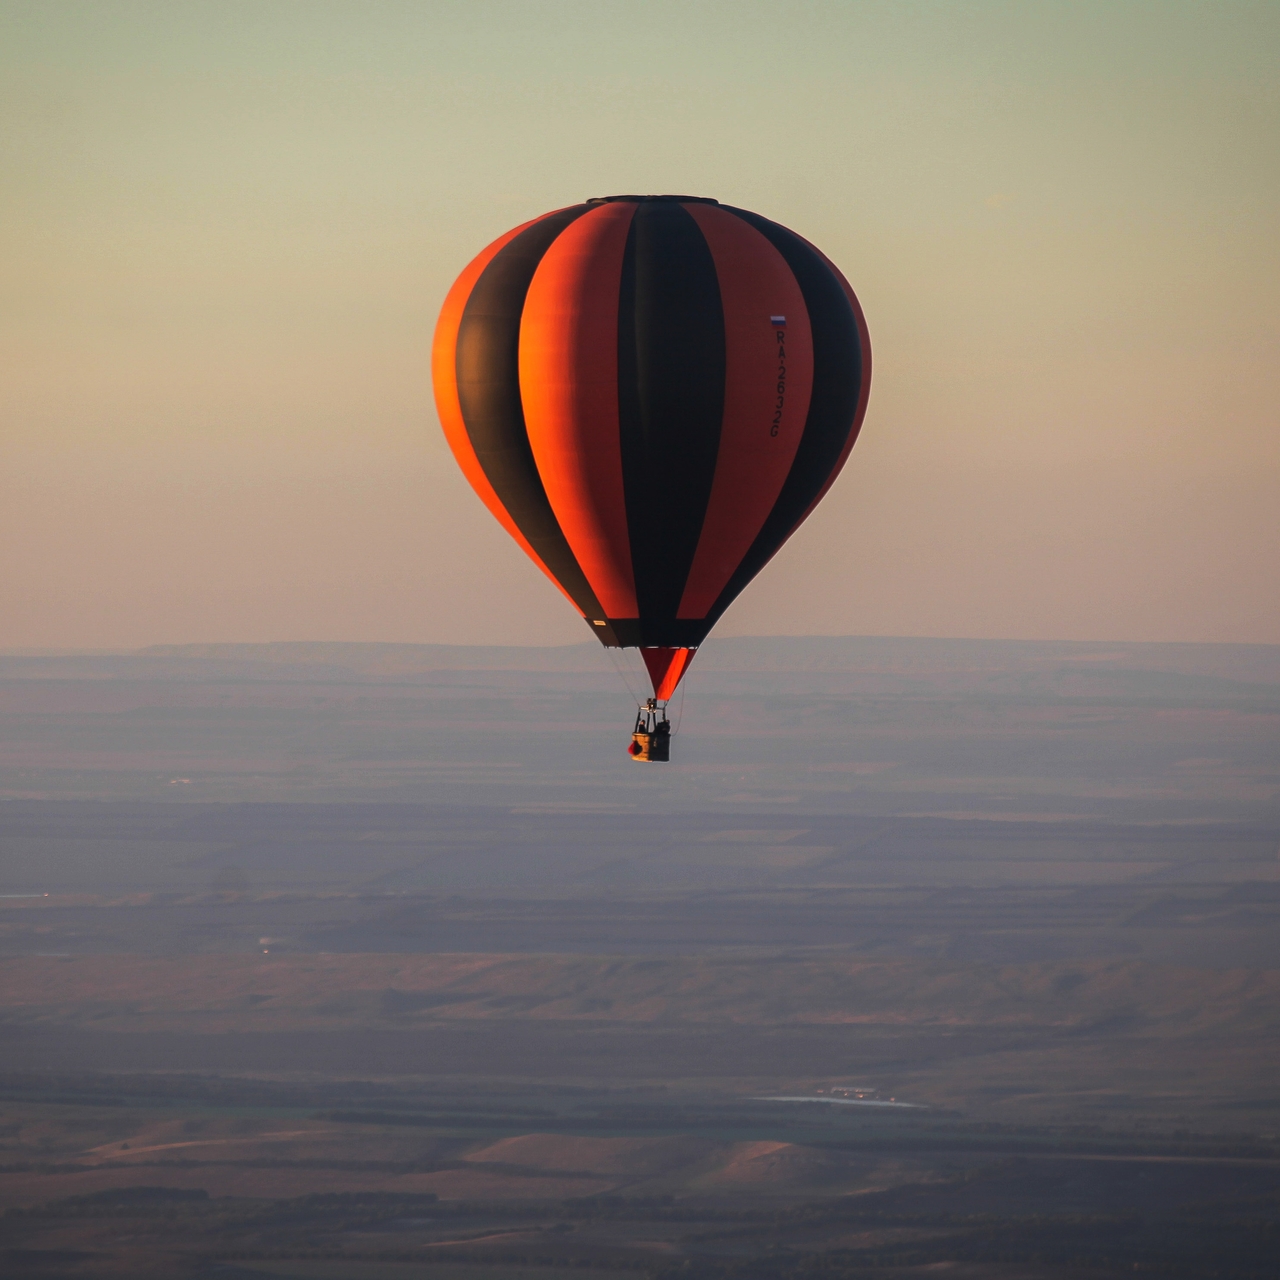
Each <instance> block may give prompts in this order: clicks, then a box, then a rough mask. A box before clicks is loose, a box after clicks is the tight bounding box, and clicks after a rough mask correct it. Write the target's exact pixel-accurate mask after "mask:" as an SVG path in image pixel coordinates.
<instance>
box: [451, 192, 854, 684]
mask: <svg viewBox="0 0 1280 1280" xmlns="http://www.w3.org/2000/svg"><path fill="white" fill-rule="evenodd" d="M432 372H433V379H434V383H435V393H436V402H437V405H438V408H439V411H440V420H441V423H442V424H443V427H444V431H445V434H446V436H447V437H448V440H449V444H450V446H451V447H452V449H453V452H454V455H455V457H456V458H457V460H458V463H459V465H460V466H461V468H462V470H463V472H464V473H465V474H466V476H467V479H468V480H469V481H470V482H471V484H472V486H473V487H474V488H475V490H476V492H477V493H478V494H479V496H480V497H481V499H482V500H483V501H484V502H485V504H486V505H487V506H488V507H489V509H490V511H491V512H492V513H493V514H494V516H495V517H496V518H497V519H498V520H499V521H500V522H501V523H502V524H503V526H504V527H505V528H506V529H507V531H508V533H510V534H511V536H512V537H513V538H514V539H515V540H516V541H517V542H518V543H519V545H520V546H521V547H522V548H523V549H524V551H525V552H526V553H527V554H528V555H529V556H530V557H531V558H532V559H533V561H534V562H535V563H536V564H537V565H538V567H539V568H541V569H542V570H543V572H544V573H546V575H547V576H548V577H549V578H550V579H551V580H552V581H553V582H554V583H555V584H556V586H557V587H559V589H560V590H561V591H562V592H563V593H564V594H565V596H567V597H568V599H569V600H570V601H571V602H572V603H573V605H574V607H575V608H576V609H577V610H578V611H579V613H581V614H582V616H583V618H584V619H585V620H586V623H587V625H588V626H589V627H590V629H591V631H592V633H593V634H594V635H596V636H597V637H598V638H599V639H600V640H601V642H602V643H603V644H605V645H609V646H638V647H640V648H642V649H644V650H662V651H665V652H666V653H673V652H675V651H684V650H693V649H696V648H697V647H698V646H699V645H700V644H701V643H702V642H703V640H704V639H705V638H706V636H707V634H708V632H709V631H710V630H711V628H712V627H713V626H714V625H715V623H716V621H717V620H718V619H719V618H720V616H721V615H722V614H723V613H724V611H725V610H726V609H727V608H728V607H729V605H730V604H731V603H732V601H733V600H734V599H735V598H736V597H737V596H738V594H739V593H740V592H741V591H742V590H743V588H744V587H746V585H747V584H748V583H749V582H750V581H751V579H752V578H754V577H755V575H756V574H757V573H758V572H759V571H760V570H761V569H762V568H763V567H764V565H765V564H766V563H767V562H768V561H769V559H770V558H771V557H772V556H773V555H774V554H775V553H776V552H777V550H778V548H779V547H781V546H782V544H783V543H784V542H786V540H787V539H788V538H789V537H790V536H791V534H792V533H793V532H795V530H796V529H797V528H798V527H799V525H800V524H801V522H802V521H803V520H804V519H805V517H806V516H807V515H808V514H809V512H810V511H811V510H812V509H813V507H814V506H815V505H816V504H817V502H818V501H819V500H820V499H821V498H822V496H823V494H825V492H826V491H827V489H828V488H829V487H830V486H831V484H832V482H833V481H834V480H835V478H836V476H837V475H838V474H839V472H840V469H841V468H842V467H843V466H844V463H845V460H846V459H847V457H848V455H849V451H850V449H851V448H852V447H853V443H854V440H855V439H856V438H857V434H858V430H859V427H860V425H861V422H862V418H863V414H864V413H865V410H866V404H867V395H868V390H869V387H870V380H871V347H870V342H869V339H868V336H867V328H866V323H865V321H864V319H863V316H862V311H861V309H860V308H859V305H858V301H857V299H856V297H855V296H854V294H853V291H852V289H850V287H849V285H848V283H847V282H846V281H845V279H844V277H843V276H842V275H841V274H840V272H839V271H838V270H837V269H836V268H835V267H834V266H833V265H832V264H831V262H829V261H828V260H827V259H826V258H825V257H824V256H823V255H822V254H821V253H820V252H819V251H818V250H817V249H815V248H814V247H813V246H812V245H811V244H809V242H808V241H807V240H804V239H803V238H802V237H800V236H798V235H796V234H795V233H794V232H792V231H789V230H787V228H785V227H783V226H780V225H779V224H778V223H776V222H771V221H770V220H769V219H767V218H763V217H761V216H760V215H759V214H755V213H750V212H748V211H746V210H744V209H738V208H734V207H732V206H730V205H723V204H720V203H718V202H717V201H715V200H712V199H709V198H707V197H701V196H679V195H622V196H602V197H598V198H594V199H592V200H588V201H586V202H584V203H583V204H579V205H573V206H570V207H568V208H565V209H559V210H556V211H554V212H552V213H548V214H545V215H543V216H542V217H540V218H535V219H533V221H531V222H527V223H525V224H524V225H522V226H519V227H516V228H515V229H514V230H512V231H509V232H507V233H506V234H505V235H503V236H500V237H499V238H498V239H497V240H495V241H494V242H493V243H492V244H491V245H489V247H488V248H487V249H485V250H484V251H483V252H481V253H480V255H479V256H478V257H476V258H475V259H474V261H472V262H471V263H470V264H469V265H468V266H467V267H466V269H465V270H464V271H463V272H462V274H461V275H460V276H459V277H458V280H457V282H456V283H455V284H454V286H453V288H452V290H451V291H450V293H449V295H448V297H447V299H446V300H445V304H444V307H443V309H442V311H441V314H440V320H439V323H438V325H437V328H436V336H435V345H434V351H433V356H432ZM652 656H653V657H654V659H655V661H653V662H650V663H649V665H650V668H651V670H652V671H653V672H654V673H655V692H656V687H657V683H658V682H661V683H662V684H663V687H664V690H665V689H667V687H668V686H671V678H675V679H676V680H677V681H678V673H679V672H681V671H683V669H684V668H687V666H688V659H687V658H686V659H681V660H680V662H679V663H675V661H674V660H672V661H670V662H668V661H667V660H666V657H665V654H664V656H663V658H662V660H661V661H658V660H657V658H658V655H657V654H654V655H652ZM659 671H660V672H661V675H660V677H659V675H658V674H657V673H658V672H659ZM673 673H675V674H674V675H673ZM671 687H673V686H671ZM668 696H669V694H668Z"/></svg>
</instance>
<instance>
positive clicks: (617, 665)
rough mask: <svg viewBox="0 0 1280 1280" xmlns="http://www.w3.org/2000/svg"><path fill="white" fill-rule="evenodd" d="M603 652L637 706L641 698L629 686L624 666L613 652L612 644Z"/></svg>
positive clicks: (629, 682)
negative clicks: (607, 656)
mask: <svg viewBox="0 0 1280 1280" xmlns="http://www.w3.org/2000/svg"><path fill="white" fill-rule="evenodd" d="M605 652H606V653H607V654H608V655H609V661H610V662H612V663H613V669H614V670H615V671H616V672H617V673H618V675H620V676H621V677H622V683H623V684H625V685H626V686H627V692H628V693H629V694H630V695H631V700H632V701H633V702H634V703H635V704H636V706H637V707H638V706H639V705H640V701H641V700H640V699H639V698H637V697H636V691H635V690H634V689H633V688H632V687H631V681H630V680H628V679H627V669H626V667H624V666H623V665H621V663H620V662H619V660H618V655H617V654H616V653H615V652H614V650H613V647H612V646H609V647H607V648H606V649H605Z"/></svg>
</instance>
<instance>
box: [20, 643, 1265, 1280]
mask: <svg viewBox="0 0 1280 1280" xmlns="http://www.w3.org/2000/svg"><path fill="white" fill-rule="evenodd" d="M628 678H630V679H631V681H632V683H633V684H636V683H637V681H636V678H635V675H634V674H632V673H628ZM689 684H690V688H689V690H688V694H687V698H686V702H685V706H684V708H683V713H682V717H681V722H680V728H679V733H678V734H677V737H676V739H675V743H674V749H673V763H672V764H671V765H669V766H662V765H653V766H650V765H637V764H633V763H632V762H630V761H629V760H628V759H627V757H626V755H625V750H624V748H625V745H626V741H627V732H628V717H629V715H630V707H631V706H632V703H631V700H630V697H629V694H628V692H627V688H626V684H625V680H624V679H623V678H620V676H619V674H618V673H617V672H615V671H614V670H613V668H612V667H611V666H610V665H609V662H608V659H607V657H606V656H605V655H604V654H603V652H602V651H601V650H600V649H598V648H596V647H595V646H593V645H590V644H585V645H581V646H568V647H564V648H558V649H541V650H539V649H523V650H522V649H482V648H481V649H468V648H462V647H459V648H450V647H446V646H400V645H338V644H323V645H322V644H316V645H304V644H299V645H271V646H250V645H239V646H203V647H197V646H185V647H171V648H163V649H152V650H145V651H142V652H140V653H135V654H118V655H56V654H28V655H8V656H5V657H3V658H0V703H2V708H3V721H2V724H3V730H2V733H3V741H2V743H0V751H2V753H3V754H2V756H0V789H2V790H3V795H4V801H3V803H2V804H0V893H3V894H4V895H5V896H4V897H3V898H0V947H2V949H3V959H0V973H3V975H4V977H3V982H2V983H0V1016H2V1017H3V1026H2V1028H0V1032H2V1036H3V1046H4V1050H3V1069H2V1073H0V1112H2V1113H3V1114H2V1115H0V1126H2V1127H0V1134H2V1135H3V1136H2V1141H3V1151H2V1153H0V1201H2V1203H3V1205H4V1207H5V1217H4V1219H3V1224H4V1227H3V1229H4V1233H5V1240H4V1246H3V1247H4V1248H5V1249H6V1250H7V1251H8V1252H7V1254H6V1261H5V1266H4V1269H5V1274H6V1275H15V1276H20V1275H31V1276H38V1275H55V1274H56V1275H63V1274H65V1275H75V1276H99V1275H101V1276H106V1275H156V1276H169V1275H173V1276H188V1275H190V1276H195V1275H201V1274H206V1273H207V1274H210V1275H219V1276H233V1277H234V1276H251V1275H252V1276H259V1275H281V1276H285V1275H287V1276H312V1277H321V1276H324V1277H335V1278H337V1277H364V1276H384V1275H385V1276H400V1275H405V1276H408V1275H417V1274H430V1275H431V1276H439V1277H446V1276H447V1277H455V1276H456V1277H466V1278H467V1280H490V1278H493V1280H497V1278H499V1277H501V1278H502V1280H513V1278H514V1277H537V1278H539V1280H555V1278H556V1277H559V1276H561V1275H566V1276H567V1275H574V1276H583V1275H590V1274H593V1273H594V1272H598V1273H599V1274H601V1275H605V1274H608V1275H627V1274H632V1275H635V1276H637V1277H639V1276H641V1275H646V1276H655V1277H658V1276H667V1275H671V1276H676V1275H680V1276H701V1275H707V1276H726V1277H729V1276H744V1277H745V1276H779V1277H782V1276H788V1277H789V1276H808V1275H845V1274H849V1275H853V1274H858V1275H863V1274H869V1273H875V1274H878V1273H879V1272H880V1271H881V1270H885V1271H886V1272H888V1271H889V1270H890V1269H892V1273H893V1274H894V1275H899V1274H904V1273H905V1274H912V1273H914V1272H915V1271H916V1270H919V1271H921V1274H923V1271H924V1270H927V1269H931V1268H936V1267H937V1266H938V1265H940V1264H946V1265H947V1266H949V1267H950V1268H951V1270H952V1271H954V1272H955V1273H956V1274H959V1275H966V1276H969V1275H972V1276H979V1275H981V1276H986V1275H992V1276H996V1275H1000V1276H1014V1275H1018V1276H1022V1275H1036V1276H1042V1275H1043V1276H1068V1275H1075V1274H1077V1272H1081V1273H1082V1269H1084V1270H1088V1271H1089V1273H1090V1274H1099V1273H1102V1274H1116V1275H1118V1274H1120V1273H1121V1272H1124V1273H1125V1274H1129V1273H1131V1272H1132V1271H1133V1270H1134V1269H1135V1268H1137V1269H1143V1268H1148V1269H1153V1270H1157V1271H1161V1272H1165V1273H1168V1274H1185V1275H1206V1276H1207V1275H1219V1276H1227V1275H1231V1276H1235V1275H1241V1276H1245V1275H1250V1276H1252V1275H1257V1276H1263V1275H1268V1276H1269V1275H1272V1274H1274V1265H1275V1262H1276V1257H1277V1246H1276V1235H1275V1233H1276V1230H1277V1221H1278V1217H1277V1213H1278V1210H1280V1129H1278V1128H1277V1125H1278V1124H1280V1084H1278V1083H1277V1080H1278V1079H1280V1076H1278V1075H1277V1072H1276V1062H1277V1061H1280V1016H1278V1012H1280V930H1278V928H1277V926H1278V925H1280V803H1278V801H1280V648H1276V647H1273V646H1232V645H1214V646H1209V645H1100V644H1082V643H1081V644H1041V643H1029V642H1028V643H1012V642H1009V643H1005V642H981V641H926V640H892V639H773V640H769V639H741V640H734V639H729V640H724V641H720V642H717V643H715V644H713V645H711V646H709V647H708V649H707V651H706V653H705V654H703V655H702V656H701V657H700V658H699V659H698V663H697V664H696V665H695V668H694V672H693V675H692V677H691V678H690V681H689ZM676 710H677V711H678V710H679V708H678V707H677V708H676ZM780 1099H800V1100H801V1101H780ZM833 1099H834V1101H833ZM805 1100H808V1101H805ZM891 1100H892V1104H893V1105H883V1104H888V1103H890V1101H891Z"/></svg>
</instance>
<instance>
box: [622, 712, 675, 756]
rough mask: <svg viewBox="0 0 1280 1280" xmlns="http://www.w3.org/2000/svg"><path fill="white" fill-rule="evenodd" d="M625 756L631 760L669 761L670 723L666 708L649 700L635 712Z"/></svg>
mask: <svg viewBox="0 0 1280 1280" xmlns="http://www.w3.org/2000/svg"><path fill="white" fill-rule="evenodd" d="M627 754H628V755H629V756H630V757H631V758H632V759H633V760H643V761H667V760H670V759H671V722H670V721H669V720H668V719H667V708H666V706H665V704H661V703H659V702H658V701H657V699H655V698H650V699H649V701H648V702H646V703H645V704H644V705H643V706H641V707H640V708H639V710H638V711H637V712H636V726H635V728H634V729H633V730H632V731H631V745H630V746H629V747H628V748H627Z"/></svg>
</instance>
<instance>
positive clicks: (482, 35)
mask: <svg viewBox="0 0 1280 1280" xmlns="http://www.w3.org/2000/svg"><path fill="white" fill-rule="evenodd" d="M1278 63H1280V3H1265V4H1256V5H1244V4H1229V3H1213V4H1209V3H1204V4H1191V5H1179V4H1176V3H1172V2H1171V0H1160V2H1159V3H1153V4H1125V3H1116V2H1114V0H1109V2H1107V3H1100V4H1088V3H1083V2H1082V0H1072V2H1071V3H1065V4H1033V3H1022V4H977V3H972V4H961V3H949V4H909V3H892V4H863V3H855V2H852V0H849V2H846V3H805V2H804V0H788V2H786V3H779V2H778V0H769V2H767V3H754V2H753V0H735V2H734V3H728V4H721V3H709V2H708V3H698V2H697V0H684V2H683V3H661V2H659V0H644V3H629V2H628V3H610V2H609V0H591V3H584V4H579V3H568V2H563V0H562V2H558V3H538V2H535V0H526V2H524V3H505V4H488V3H480V2H477V0H467V2H466V3H460V4H446V3H415V4H379V3H360V4H355V3H351V4H319V3H307V4H303V3H289V4H271V3H265V2H255V3H247V4H236V3H232V2H231V0H217V2H216V3H200V4H183V3H177V2H175V0H167V2H166V3H162V4H113V3H104V2H100V0H99V2H95V3H87V2H86V3H83V4H58V3H52V2H50V0H40V2H39V3H35V4H29V5H28V4H11V3H9V4H0V223H2V226H3V244H4V255H3V271H2V274H0V299H2V302H0V353H2V355H0V360H2V361H3V369H2V371H0V380H2V385H0V467H2V468H3V478H2V480H0V498H2V504H3V505H2V508H0V647H9V648H13V647H37V646H49V647H126V646H134V645H142V644H148V643H154V642H181V641H213V640H274V639H317V640H319V639H329V640H396V641H450V642H495V641H497V642H515V643H519V642H530V643H552V642H559V641H576V640H580V639H583V638H585V636H586V629H585V627H584V626H583V624H582V622H581V621H580V620H579V619H578V618H577V617H576V615H575V614H573V612H572V611H571V610H570V609H569V607H568V606H567V605H566V604H565V602H564V600H563V598H562V597H561V596H560V595H559V593H558V592H556V591H555V590H554V589H553V588H551V587H550V585H549V584H547V583H546V581H545V580H544V579H543V578H542V576H541V574H539V573H538V571H537V570H536V569H534V568H533V567H532V566H531V565H530V564H529V563H528V562H527V561H526V560H525V558H524V557H523V555H522V554H521V553H520V552H519V551H518V550H517V549H516V548H515V546H514V544H513V543H511V542H510V541H509V540H508V538H507V536H506V534H504V533H503V532H502V531H501V529H500V528H499V527H498V526H497V524H496V523H495V522H494V521H493V520H492V518H491V517H490V516H489V515H488V513H487V512H486V511H485V510H484V509H483V508H482V507H481V505H480V503H479V501H478V500H477V499H476V498H475V497H474V496H473V495H472V493H471V491H470V490H469V489H468V488H467V486H466V484H465V482H464V481H463V480H462V478H461V476H460V475H459V474H458V472H457V470H456V468H455V466H454V463H453V460H452V458H451V456H450V455H449V453H448V451H447V449H446V447H445V445H444V442H443V440H442V438H441V436H440V434H439V428H438V426H437V424H436V419H435V412H434V409H433V407H432V401H431V390H430V381H429V376H428V349H429V344H430V338H431V331H432V327H433V325H434V322H435V315H436V312H437V310H438V308H439V305H440V303H441V301H442V299H443V296H444V293H445V291H446V290H447V288H448V286H449V284H450V282H451V281H452V279H453V277H454V276H455V275H456V274H457V272H458V271H459V270H460V269H461V268H462V266H463V265H464V264H465V263H466V262H467V260H468V259H469V258H470V257H472V256H473V254H475V253H476V252H477V251H478V250H479V249H480V248H482V247H483V246H484V245H485V244H486V243H487V242H488V241H489V240H491V239H492V238H493V237H495V236H496V235H498V234H499V233H500V232H502V231H504V230H506V229H507V228H508V227H510V226H512V225H514V224H515V223H517V222H520V221H522V220H524V219H527V218H530V217H532V216H534V215H536V214H538V213H541V212H544V211H545V210H548V209H551V208H554V207H557V206H561V205H565V204H571V203H574V202H576V201H578V200H581V199H583V198H585V197H587V196H593V195H603V194H611V193H616V192H620V191H680V192H688V193H692V194H701V195H710V196H715V197H717V198H718V199H720V200H724V201H727V202H732V203H734V204H737V205H742V206H745V207H747V208H750V209H754V210H757V211H759V212H760V213H763V214H765V215H767V216H768V217H771V218H775V219H777V220H779V221H781V222H783V223H785V224H787V225H788V226H790V227H792V228H794V229H795V230H797V231H799V232H801V233H802V234H803V235H805V236H807V237H809V238H810V239H811V240H813V241H815V242H816V243H817V244H818V245H819V246H820V247H821V248H823V249H824V250H825V251H826V252H827V254H828V255H829V256H830V257H832V258H833V259H834V260H835V261H836V262H837V263H838V264H839V265H840V266H841V267H842V269H843V270H844V272H845V274H846V275H847V276H848V277H849V279H850V281H851V282H852V284H853V286H854V288H855V289H856V290H857V291H858V294H859V296H860V297H861V299H862V303H863V306H864V308H865V311H866V314H867V318H868V323H869V325H870V329H871V336H872V343H873V346H874V350H875V378H874V383H873V386H872V393H871V405H870V410H869V412H868V415H867V421H866V426H865V428H864V431H863V436H862V439H861V441H860V442H859V444H858V446H857V448H856V449H855V450H854V453H853V456H852V458H851V460H850V464H849V466H848V467H847V468H846V470H845V473H844V476H843V478H842V479H841V481H840V482H839V483H838V484H837V485H836V487H835V488H834V489H833V490H832V492H831V494H830V495H829V496H828V498H827V500H826V501H825V503H824V504H823V506H822V507H821V508H820V510H819V511H818V513H817V514H816V515H815V516H813V517H812V518H811V519H810V521H809V522H808V524H807V525H806V526H805V528H804V530H803V531H802V532H801V533H800V534H799V535H798V536H797V537H796V538H795V539H793V541H792V542H791V543H790V544H789V545H788V547H787V548H786V549H785V550H784V551H783V552H782V554H781V555H780V556H779V557H778V558H777V559H776V560H775V561H774V562H773V563H772V564H771V565H770V566H769V567H768V568H767V569H766V570H765V572H764V573H763V574H762V575H761V577H760V578H759V579H758V580H757V581H756V583H755V584H753V585H752V586H751V587H750V588H749V589H748V590H747V591H746V593H745V594H744V595H743V596H742V598H741V599H740V600H739V601H738V603H736V604H735V605H734V606H733V608H732V609H731V610H730V611H729V613H728V614H727V615H726V617H725V619H724V621H723V622H722V624H721V628H720V633H721V634H735V633H736V634H744V633H748V634H762V633H763V634H769V633H784V632H792V633H810V632H828V633H876V634H896V635H938V636H1009V637H1029V638H1039V637H1045V638H1091V639H1146V640H1239V641H1265V642H1271V643H1277V642H1280V589H1278V588H1280V408H1278V407H1277V406H1278V405H1280V312H1278V309H1277V307H1278V299H1280V216H1278V212H1280V88H1278V87H1277V86H1278V83H1280V78H1278V77H1277V73H1276V67H1277V65H1278Z"/></svg>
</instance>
